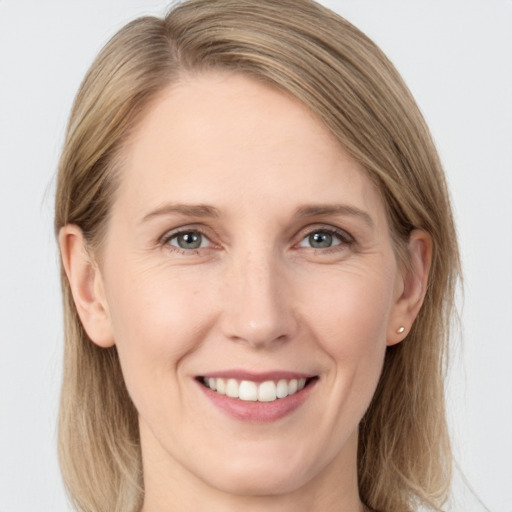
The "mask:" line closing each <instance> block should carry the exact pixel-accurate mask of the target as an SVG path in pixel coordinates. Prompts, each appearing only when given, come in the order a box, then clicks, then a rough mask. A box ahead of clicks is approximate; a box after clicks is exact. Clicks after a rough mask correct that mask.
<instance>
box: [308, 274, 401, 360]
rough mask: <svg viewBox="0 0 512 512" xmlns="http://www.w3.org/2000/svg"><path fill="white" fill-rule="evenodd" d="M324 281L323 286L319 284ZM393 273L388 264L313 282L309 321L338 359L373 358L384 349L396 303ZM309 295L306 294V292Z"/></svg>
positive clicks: (309, 295)
mask: <svg viewBox="0 0 512 512" xmlns="http://www.w3.org/2000/svg"><path fill="white" fill-rule="evenodd" d="M319 283H322V286H319ZM393 284H394V281H393V277H392V272H390V270H388V269H386V268H382V266H381V268H380V272H379V271H378V270H369V269H368V267H365V268H364V269H358V268H351V269H350V270H347V269H344V270H343V271H340V272H336V273H335V274H333V275H331V276H329V278H328V279H322V280H319V279H317V281H316V284H315V283H311V285H312V286H310V287H309V289H310V290H312V291H311V292H310V293H308V294H307V301H308V304H309V306H308V308H305V310H306V309H307V310H309V311H310V314H309V315H308V316H309V319H310V320H309V322H308V323H309V324H310V325H311V326H312V329H313V330H315V331H316V333H317V336H316V338H317V339H319V340H321V343H322V345H323V348H324V350H325V351H326V352H327V353H328V354H330V355H331V357H332V358H334V359H335V360H336V361H340V362H343V361H348V360H354V361H355V360H358V359H361V358H365V359H368V358H369V359H371V358H372V355H374V354H375V355H377V356H378V357H380V354H381V353H382V352H383V349H384V348H385V345H386V333H387V326H388V321H389V316H390V313H391V309H392V305H393ZM303 296H306V294H303Z"/></svg>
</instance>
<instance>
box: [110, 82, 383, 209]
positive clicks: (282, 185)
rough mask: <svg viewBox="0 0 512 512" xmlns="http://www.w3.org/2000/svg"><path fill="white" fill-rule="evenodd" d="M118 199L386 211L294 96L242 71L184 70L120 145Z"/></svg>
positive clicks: (136, 205) (134, 205)
mask: <svg viewBox="0 0 512 512" xmlns="http://www.w3.org/2000/svg"><path fill="white" fill-rule="evenodd" d="M124 160H125V164H124V166H123V169H122V173H121V183H120V189H119V196H118V199H119V202H121V203H123V202H125V203H126V204H129V205H131V210H132V211H134V210H137V209H143V208H146V207H147V206H148V203H152V205H153V206H158V204H159V203H164V202H166V201H175V202H192V203H208V204H209V203H212V202H213V203H215V205H216V206H218V207H220V208H221V209H222V208H226V209H229V208H235V207H236V208H238V212H239V213H240V211H243V210H244V209H246V208H249V207H250V206H256V205H258V202H259V208H260V209H262V210H265V211H266V210H267V208H268V207H269V206H270V203H272V202H274V203H276V204H277V205H280V206H281V209H284V208H286V207H288V206H289V207H290V208H293V207H295V206H296V205H297V204H298V203H308V202H314V203H318V202H330V203H335V202H338V201H340V200H344V201H345V202H347V201H349V202H355V203H358V205H357V206H358V207H365V208H369V209H373V210H375V209H376V208H377V209H378V210H380V212H381V213H382V212H383V206H382V204H381V203H382V201H381V199H380V196H379V194H378V193H377V191H376V190H375V188H374V187H373V185H372V183H371V182H370V180H369V178H368V176H367V174H366V171H365V170H364V169H363V168H362V166H360V165H359V164H358V163H357V162H356V161H355V160H353V159H352V158H351V157H350V156H349V155H348V154H347V152H346V151H345V150H344V149H343V147H342V146H341V145H340V143H339V142H338V141H337V140H336V139H335V137H334V136H333V135H332V134H331V132H330V131H329V130H328V129H327V128H326V127H325V126H324V125H323V123H322V122H321V121H320V120H319V119H318V118H317V117H316V116H315V115H314V114H313V113H312V112H311V111H310V110H309V109H307V108H306V107H305V106H304V105H303V104H302V103H301V102H299V101H298V100H297V99H295V98H293V97H291V96H290V95H288V94H286V93H284V92H282V91H281V90H279V89H277V88H275V87H272V86H269V85H267V84H264V83H261V82H259V81H256V80H255V79H252V78H249V77H247V76H243V75H238V74H237V75H234V74H228V73H206V74H201V75H194V76H186V77H184V78H183V79H182V80H181V81H180V82H178V83H176V84H174V85H172V86H170V87H169V88H168V89H167V90H165V91H163V93H162V94H161V95H160V96H159V97H158V98H157V100H156V101H155V102H154V103H153V104H152V105H151V108H150V109H149V110H148V112H147V113H146V115H145V116H144V117H143V119H142V121H141V122H140V124H139V126H138V129H137V130H136V131H135V133H134V134H133V136H132V138H131V140H130V142H129V144H128V145H127V148H126V154H125V159H124Z"/></svg>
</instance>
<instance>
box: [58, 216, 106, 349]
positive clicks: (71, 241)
mask: <svg viewBox="0 0 512 512" xmlns="http://www.w3.org/2000/svg"><path fill="white" fill-rule="evenodd" d="M59 246H60V253H61V258H62V264H63V266H64V270H65V272H66V276H67V278H68V281H69V285H70V288H71V293H72V295H73V300H74V302H75V307H76V310H77V312H78V315H79V317H80V320H81V322H82V325H83V327H84V329H85V331H86V332H87V335H88V336H89V338H90V339H91V340H92V341H93V342H94V343H95V344H96V345H98V346H100V347H104V348H107V347H111V346H113V345H114V338H113V334H112V328H111V323H110V315H109V311H108V304H107V301H106V298H105V292H104V288H103V280H102V277H101V274H100V271H99V269H98V266H97V264H96V263H95V262H94V261H93V259H92V258H91V256H90V254H89V252H88V251H87V248H86V244H85V239H84V235H83V233H82V230H81V229H80V228H79V227H78V226H75V225H72V224H67V225H66V226H64V227H62V228H61V230H60V232H59Z"/></svg>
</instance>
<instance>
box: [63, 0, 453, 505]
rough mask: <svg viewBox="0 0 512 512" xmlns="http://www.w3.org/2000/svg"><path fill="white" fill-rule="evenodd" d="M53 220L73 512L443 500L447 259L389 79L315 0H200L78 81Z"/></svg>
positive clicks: (145, 25)
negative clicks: (60, 271)
mask: <svg viewBox="0 0 512 512" xmlns="http://www.w3.org/2000/svg"><path fill="white" fill-rule="evenodd" d="M55 223H56V230H57V232H58V234H59V244H60V248H61V254H62V263H63V265H62V267H63V274H62V282H63V292H64V304H65V316H66V354H65V358H66V359H65V375H64V382H63V390H62V402H61V418H60V457H61V465H62V470H63V474H64V478H65V481H66V484H67V486H68V488H69V490H70V494H71V496H72V497H73V500H74V503H75V505H76V508H77V509H78V510H87V511H93V510H94V511H97V510H108V511H112V510H118V511H127V510H142V511H144V512H156V511H160V510H165V511H167V510H179V511H184V510H201V509H203V508H206V507H208V508H209V509H211V510H237V511H243V510H262V509H265V510H267V509H268V510H280V511H281V510H282V511H287V510H304V511H306V510H307V511H315V510H322V511H329V510H346V511H355V510H361V511H362V510H375V511H377V510H378V511H386V512H390V511H406V510H411V509H415V508H417V507H418V506H420V505H423V506H425V507H427V508H430V509H431V510H441V509H442V508H441V507H442V505H443V503H444V502H445V500H446V497H447V493H448V489H449V482H450V469H451V456H450V447H449V440H448V436H447V429H446V420H445V412H444V398H443V369H444V366H443V365H444V355H445V346H446V342H447V339H448V328H449V318H450V312H451V305H452V300H453V292H454V286H455V283H456V279H457V276H458V270H459V262H458V251H457V245H456V237H455V232H454V227H453V221H452V215H451V210H450V205H449V200H448V194H447V191H446V185H445V181H444V176H443V172H442V169H441V166H440V163H439V160H438V157H437V154H436V151H435V148H434V146H433V143H432V141H431V138H430V136H429V132H428V129H427V127H426V126H425V123H424V121H423V119H422V117H421V114H420V112H419V110H418V108H417V106H416V105H415V103H414V100H413V98H412V97H411V95H410V93H409V92H408V90H407V88H406V86H405V85H404V84H403V82H402V80H401V79H400V77H399V75H398V73H397V72H396V70H395V69H394V68H393V66H392V65H391V64H390V63H389V61H388V60H387V59H386V57H385V56H384V55H383V54H382V52H381V51H380V50H379V49H378V48H377V47H376V46H375V45H374V44H373V43H372V42H371V41H370V40H368V38H366V37H365V36H364V35H363V34H362V33H361V32H360V31H358V30H357V29H355V28H354V27H353V26H351V25H350V24H349V23H348V22H346V21H345V20H343V19H342V18H340V17H339V16H337V15H335V14H334V13H332V12H331V11H329V10H327V9H325V8H323V7H321V6H319V5H317V4H315V3H313V2H309V1H299V2H297V1H295V0H294V1H290V0H285V1H275V0H265V1H259V2H253V1H243V0H242V1H241V0H219V1H208V0H207V1H205V0H192V1H189V2H185V3H184V4H182V5H179V6H178V7H176V8H175V9H173V10H172V11H171V12H170V13H169V14H168V15H167V16H166V17H165V19H163V20H160V19H156V18H141V19H139V20H136V21H134V22H132V23H131V24H129V25H127V26H126V27H125V28H124V29H122V30H121V31H120V32H119V33H118V34H117V35H116V36H115V37H114V38H113V39H112V40H111V41H110V42H109V43H108V44H107V46H106V47H105V48H104V49H103V51H102V52H101V53H100V55H99V56H98V58H97V59H96V61H95V62H94V63H93V65H92V67H91V69H90V71H89V72H88V74H87V76H86V78H85V79H84V82H83V84H82V86H81V88H80V91H79V92H78V95H77V98H76V100H75V105H74V108H73V111H72V113H71V119H70V122H69V127H68V134H67V138H66V144H65V148H64V151H63V155H62V158H61V163H60V169H59V179H58V190H57V199H56V221H55Z"/></svg>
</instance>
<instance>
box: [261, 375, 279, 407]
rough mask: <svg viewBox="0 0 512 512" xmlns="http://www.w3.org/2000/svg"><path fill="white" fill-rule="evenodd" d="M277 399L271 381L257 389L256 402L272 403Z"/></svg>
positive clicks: (274, 386) (273, 384)
mask: <svg viewBox="0 0 512 512" xmlns="http://www.w3.org/2000/svg"><path fill="white" fill-rule="evenodd" d="M276 398H277V390H276V385H275V383H274V382H273V381H271V380H267V381H265V382H262V383H261V384H260V385H259V388H258V401H260V402H273V401H274V400H275V399H276Z"/></svg>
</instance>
